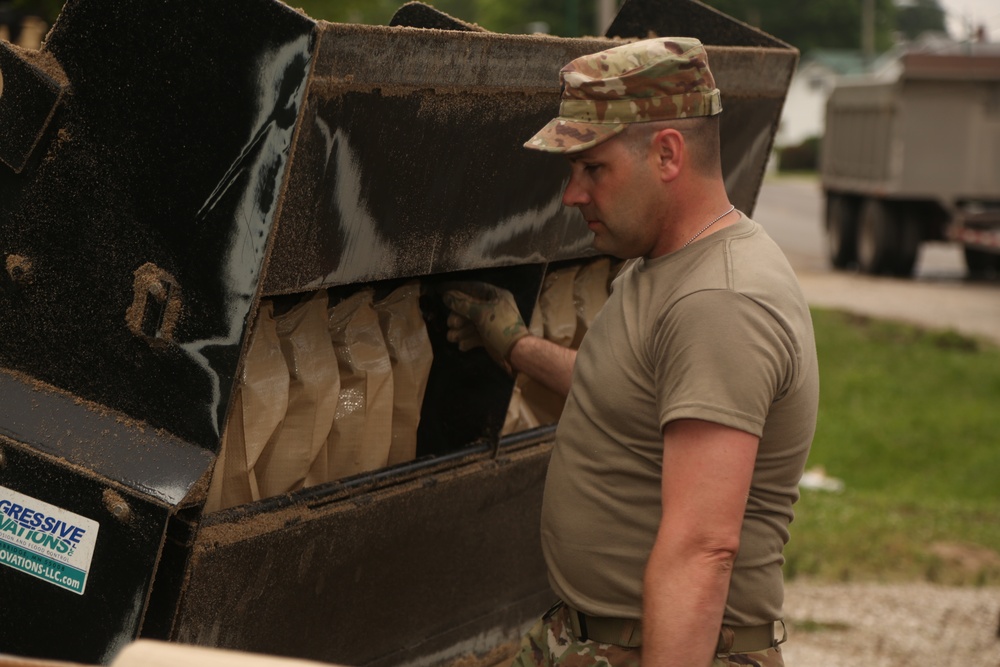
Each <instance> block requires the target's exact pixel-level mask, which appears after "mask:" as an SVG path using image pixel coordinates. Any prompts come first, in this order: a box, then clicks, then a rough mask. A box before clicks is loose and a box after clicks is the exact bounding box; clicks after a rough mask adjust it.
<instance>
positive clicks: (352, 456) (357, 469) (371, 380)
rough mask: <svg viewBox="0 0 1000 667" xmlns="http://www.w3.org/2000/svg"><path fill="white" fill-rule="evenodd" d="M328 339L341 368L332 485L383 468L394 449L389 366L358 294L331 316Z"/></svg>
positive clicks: (364, 297) (366, 303)
mask: <svg viewBox="0 0 1000 667" xmlns="http://www.w3.org/2000/svg"><path fill="white" fill-rule="evenodd" d="M329 327H330V337H331V339H332V340H333V346H334V350H335V351H336V354H337V363H338V366H339V369H340V401H339V402H338V404H337V414H336V418H335V419H334V422H333V428H332V429H331V431H330V437H329V438H328V441H327V448H328V472H329V476H330V479H331V480H334V479H340V478H341V477H346V476H348V475H354V474H357V473H361V472H365V471H368V470H374V469H376V468H382V467H384V466H385V465H386V463H387V462H388V460H389V449H390V447H391V446H392V406H393V385H392V362H391V361H390V359H389V352H388V350H387V348H386V345H385V339H384V338H383V336H382V330H381V328H380V327H379V322H378V316H377V315H376V314H375V310H374V308H373V307H372V290H362V291H360V292H357V293H356V294H354V295H353V296H351V297H348V298H347V299H344V300H343V301H342V302H340V303H339V304H337V305H336V306H334V307H333V308H331V309H330V311H329Z"/></svg>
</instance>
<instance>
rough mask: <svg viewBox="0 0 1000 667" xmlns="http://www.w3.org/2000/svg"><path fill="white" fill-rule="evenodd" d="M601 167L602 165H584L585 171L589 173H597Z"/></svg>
mask: <svg viewBox="0 0 1000 667" xmlns="http://www.w3.org/2000/svg"><path fill="white" fill-rule="evenodd" d="M600 166H601V165H599V164H584V165H583V170H584V171H587V172H590V173H593V172H595V171H597V169H598V168H599V167H600Z"/></svg>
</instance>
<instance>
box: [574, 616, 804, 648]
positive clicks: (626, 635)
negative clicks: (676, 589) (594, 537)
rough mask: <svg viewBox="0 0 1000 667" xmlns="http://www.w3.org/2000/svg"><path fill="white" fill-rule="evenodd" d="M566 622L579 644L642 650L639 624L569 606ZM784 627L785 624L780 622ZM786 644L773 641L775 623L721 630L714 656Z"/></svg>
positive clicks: (640, 626) (640, 624)
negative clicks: (591, 642) (595, 614)
mask: <svg viewBox="0 0 1000 667" xmlns="http://www.w3.org/2000/svg"><path fill="white" fill-rule="evenodd" d="M565 606H566V611H567V612H569V613H568V615H569V622H570V626H571V628H572V630H573V634H574V635H575V636H576V637H577V638H578V639H580V640H581V641H588V640H590V641H595V642H600V643H602V644H614V645H615V646H623V647H625V648H636V647H639V646H642V621H640V620H637V619H632V618H608V617H605V616H591V615H589V614H584V613H583V612H579V611H577V610H576V609H573V608H572V607H570V606H569V605H565ZM782 627H784V622H782ZM784 641H785V637H782V638H781V641H778V642H775V640H774V623H766V624H764V625H750V626H731V625H724V626H722V631H721V632H720V633H719V644H718V646H717V648H716V653H753V652H754V651H766V650H767V649H769V648H772V647H773V646H777V645H778V644H781V643H782V642H784Z"/></svg>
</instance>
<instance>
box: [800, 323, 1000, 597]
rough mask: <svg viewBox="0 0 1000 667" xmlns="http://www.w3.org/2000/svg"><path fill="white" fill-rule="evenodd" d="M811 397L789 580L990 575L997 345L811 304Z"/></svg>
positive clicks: (996, 518) (998, 507) (994, 561)
mask: <svg viewBox="0 0 1000 667" xmlns="http://www.w3.org/2000/svg"><path fill="white" fill-rule="evenodd" d="M813 320H814V322H815V325H816V343H817V347H818V350H819V358H820V371H821V386H822V390H821V399H820V412H819V420H818V424H817V431H816V438H815V441H814V443H813V449H812V453H811V455H810V461H809V466H810V467H813V466H823V467H824V468H825V469H826V473H827V474H828V475H830V476H833V477H837V478H840V479H842V480H843V481H844V482H845V484H846V490H845V491H844V492H843V493H828V492H822V491H808V490H807V491H804V492H803V496H802V499H801V500H800V502H799V504H798V505H796V520H795V522H794V523H793V524H792V541H791V543H790V544H789V545H788V547H787V548H786V557H787V564H786V574H787V575H788V576H789V578H792V577H796V576H807V577H810V578H817V579H825V580H886V581H890V580H891V581H899V580H914V579H924V580H931V581H940V582H943V583H961V584H972V585H981V584H1000V348H997V347H995V346H993V345H990V344H987V343H984V342H982V341H976V340H973V339H970V338H966V337H963V336H960V335H958V334H956V333H954V332H950V331H925V330H920V329H917V328H914V327H911V326H908V325H903V324H896V323H890V322H885V321H880V320H873V319H869V318H862V317H857V316H853V315H848V314H845V313H841V312H836V311H826V310H820V309H814V310H813Z"/></svg>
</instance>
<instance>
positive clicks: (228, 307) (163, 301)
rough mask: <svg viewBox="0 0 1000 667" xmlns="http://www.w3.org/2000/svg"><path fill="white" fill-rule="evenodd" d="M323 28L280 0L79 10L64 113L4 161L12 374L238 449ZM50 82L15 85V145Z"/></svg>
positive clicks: (3, 240) (69, 42) (62, 58)
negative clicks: (238, 391) (244, 369)
mask: <svg viewBox="0 0 1000 667" xmlns="http://www.w3.org/2000/svg"><path fill="white" fill-rule="evenodd" d="M312 29H313V22H312V21H311V20H309V19H307V18H306V17H304V16H303V15H301V14H299V13H297V12H295V11H293V10H291V9H289V8H287V7H285V6H284V5H281V4H280V3H277V2H269V1H267V0H248V2H243V3H239V4H236V3H205V2H199V1H195V0H171V2H155V3H151V2H145V1H143V0H122V1H116V2H106V1H101V0H72V1H70V2H68V3H67V4H66V6H65V8H64V10H63V12H62V14H61V15H60V18H59V20H58V22H57V23H56V25H55V26H54V27H53V29H52V31H51V32H50V33H49V35H48V37H47V39H46V42H45V46H44V51H43V52H42V54H43V55H44V56H46V57H47V58H48V60H47V61H46V62H47V64H48V66H49V67H52V68H56V69H58V70H59V75H58V76H62V77H65V81H66V93H65V94H64V95H63V96H62V103H61V104H60V105H59V108H58V109H57V110H56V112H55V113H56V120H55V121H53V122H52V123H50V125H51V127H50V128H49V131H48V132H46V133H45V135H44V139H43V140H42V141H41V143H40V144H39V146H38V148H37V149H36V151H35V152H36V153H38V156H37V158H38V159H37V160H34V161H33V162H32V165H33V166H32V167H31V168H29V169H25V170H24V171H22V173H20V174H18V173H15V171H14V170H12V169H9V168H8V167H6V166H4V165H0V268H6V270H0V310H2V311H3V313H4V317H3V318H0V366H3V367H6V368H10V369H13V370H17V371H20V372H23V373H26V374H28V375H31V376H32V377H35V378H37V379H40V380H43V381H45V382H47V383H49V384H52V385H54V386H57V387H60V388H62V389H65V390H67V391H70V392H72V393H73V394H75V395H77V396H79V397H81V398H84V399H87V400H91V401H94V402H96V403H100V404H102V405H105V406H108V407H111V408H113V409H115V410H118V411H120V412H122V413H124V414H126V415H128V416H130V417H132V418H136V419H141V420H144V421H146V422H148V423H150V424H152V425H153V426H155V427H161V428H165V429H167V430H169V431H170V432H172V433H174V434H177V435H179V436H181V437H182V438H184V439H186V440H188V441H190V442H194V443H197V444H199V445H201V446H202V447H205V448H206V449H209V450H215V449H216V448H217V447H218V442H219V433H220V425H221V424H222V423H224V418H225V413H226V408H227V404H228V399H229V391H230V387H231V385H232V378H233V376H234V374H235V373H236V368H237V365H238V363H239V357H240V349H241V343H242V339H243V334H244V329H245V323H246V321H247V318H248V316H249V314H250V313H251V311H252V306H253V303H254V299H255V297H256V292H257V285H258V281H259V277H260V272H261V267H262V264H263V261H264V251H265V247H266V243H267V241H268V238H269V232H270V227H271V224H272V221H273V216H274V210H275V208H276V207H277V197H278V193H279V191H280V187H281V184H282V182H283V176H284V165H285V163H286V161H287V157H288V147H289V146H290V144H291V136H292V133H293V131H294V127H295V121H296V118H297V116H298V105H299V102H300V99H301V95H302V91H303V89H304V81H305V77H306V74H307V72H308V66H309V61H310V53H311V51H310V49H311V45H312ZM8 60H9V59H7V58H6V57H5V58H4V59H2V62H0V66H2V67H3V68H4V70H5V71H6V70H7V69H8ZM43 64H44V63H43ZM53 76H56V75H53ZM57 78H58V77H57ZM33 80H34V79H31V78H28V77H18V76H5V78H4V90H3V93H2V97H0V100H8V99H9V100H10V101H11V102H12V103H15V102H16V103H17V107H16V108H12V107H10V106H3V105H0V126H2V127H3V128H4V135H5V137H7V136H9V135H8V133H13V134H19V133H33V132H35V128H36V126H37V125H38V123H40V122H43V120H44V119H42V120H40V119H41V118H42V115H43V114H47V113H48V111H46V106H45V105H44V104H42V106H40V107H38V110H37V113H36V116H31V117H27V116H25V114H27V113H29V112H32V113H34V112H33V111H32V110H33V109H35V107H32V106H31V105H30V104H28V101H30V100H32V99H36V98H37V99H38V102H39V104H41V103H42V102H46V103H47V101H48V100H49V98H50V94H49V93H50V90H49V89H48V88H43V89H41V91H40V92H39V93H38V95H34V96H33V95H32V92H31V91H32V90H34V89H33V88H29V87H27V86H28V85H29V84H31V82H32V81H33ZM43 93H44V94H43ZM39 95H41V97H39ZM46 117H47V116H46ZM29 121H32V122H29Z"/></svg>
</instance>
